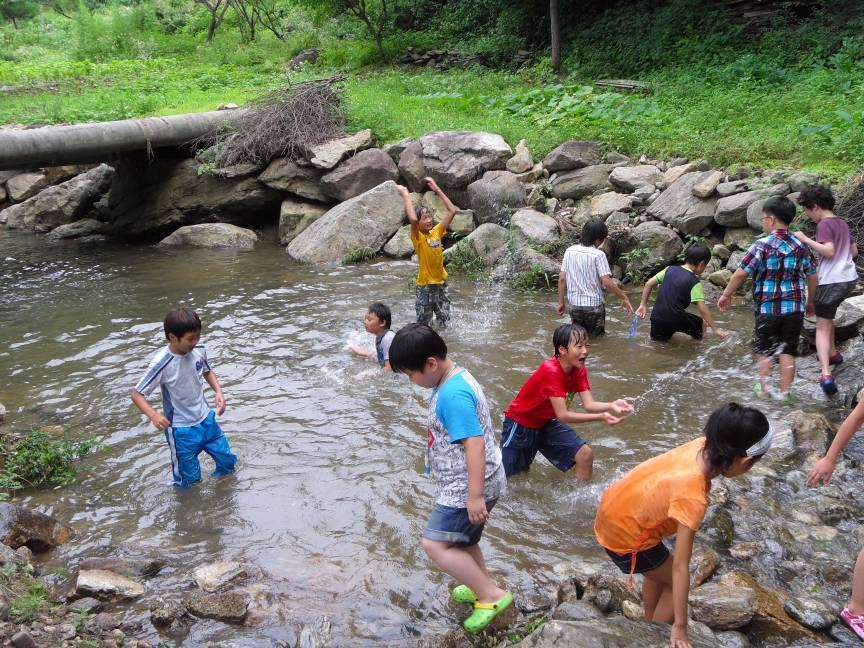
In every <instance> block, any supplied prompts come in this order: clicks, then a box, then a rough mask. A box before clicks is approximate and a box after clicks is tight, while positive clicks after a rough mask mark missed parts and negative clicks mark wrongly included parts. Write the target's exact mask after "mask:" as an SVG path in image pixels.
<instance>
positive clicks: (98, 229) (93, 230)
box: [48, 218, 108, 241]
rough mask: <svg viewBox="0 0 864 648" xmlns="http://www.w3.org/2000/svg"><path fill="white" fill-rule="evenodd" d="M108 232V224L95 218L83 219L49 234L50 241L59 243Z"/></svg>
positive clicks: (55, 229) (56, 228)
mask: <svg viewBox="0 0 864 648" xmlns="http://www.w3.org/2000/svg"><path fill="white" fill-rule="evenodd" d="M107 231H108V224H107V223H103V222H102V221H98V220H96V219H95V218H82V219H81V220H78V221H74V222H72V223H67V224H66V225H60V226H59V227H55V228H54V229H53V230H51V231H50V232H49V233H48V239H49V240H52V241H59V240H61V239H73V238H83V237H85V236H93V235H94V234H104V233H105V232H107Z"/></svg>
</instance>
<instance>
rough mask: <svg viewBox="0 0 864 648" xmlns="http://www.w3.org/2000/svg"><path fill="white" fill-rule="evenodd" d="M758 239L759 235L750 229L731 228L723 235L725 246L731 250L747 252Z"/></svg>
mask: <svg viewBox="0 0 864 648" xmlns="http://www.w3.org/2000/svg"><path fill="white" fill-rule="evenodd" d="M757 238H759V234H757V233H756V232H754V231H753V230H752V229H751V228H749V227H729V228H727V229H726V231H725V232H724V233H723V245H725V246H726V247H728V248H729V249H730V250H746V249H748V248H749V247H750V245H751V244H752V243H753V241H755V240H756V239H757ZM727 258H728V257H727Z"/></svg>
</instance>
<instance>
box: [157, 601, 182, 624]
mask: <svg viewBox="0 0 864 648" xmlns="http://www.w3.org/2000/svg"><path fill="white" fill-rule="evenodd" d="M185 614H186V608H184V607H183V606H182V605H181V604H180V603H179V602H177V601H171V600H166V599H164V598H161V597H160V598H158V599H156V600H155V601H154V602H153V603H151V604H150V621H151V623H153V625H154V626H156V627H157V628H164V627H168V626H170V625H171V624H173V623H174V622H175V621H177V620H178V619H180V618H182V617H183V616H184V615H185Z"/></svg>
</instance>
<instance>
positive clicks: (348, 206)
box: [288, 180, 405, 263]
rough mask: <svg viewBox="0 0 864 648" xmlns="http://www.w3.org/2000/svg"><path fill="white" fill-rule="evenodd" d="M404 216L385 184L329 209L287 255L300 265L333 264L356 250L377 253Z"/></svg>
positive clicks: (401, 204) (395, 195) (388, 184)
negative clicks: (365, 249)
mask: <svg viewBox="0 0 864 648" xmlns="http://www.w3.org/2000/svg"><path fill="white" fill-rule="evenodd" d="M404 215H405V204H404V202H403V201H402V196H400V195H399V192H397V191H396V183H395V182H392V181H389V180H388V181H387V182H384V183H382V184H380V185H378V186H377V187H375V188H373V189H370V190H369V191H367V192H366V193H363V194H361V195H359V196H357V197H356V198H352V199H351V200H346V201H345V202H343V203H340V204H338V205H336V206H335V207H333V208H332V209H331V210H330V211H328V212H327V213H326V214H324V215H323V216H321V217H320V218H319V219H318V220H316V221H315V222H314V223H312V224H311V225H310V226H309V227H307V228H306V229H305V230H303V231H302V232H301V233H300V234H299V235H298V236H297V238H295V239H294V240H293V241H291V243H289V244H288V255H289V256H290V257H291V258H292V259H294V260H296V261H300V262H302V263H334V262H338V261H341V260H342V258H344V257H345V255H346V254H348V252H350V251H351V250H354V249H357V248H367V249H370V250H372V251H373V252H376V253H377V252H378V251H380V250H381V248H382V247H383V246H384V244H385V243H386V242H387V241H388V240H390V238H391V237H392V236H393V234H395V233H396V230H398V229H399V227H400V226H401V225H402V220H403V218H404Z"/></svg>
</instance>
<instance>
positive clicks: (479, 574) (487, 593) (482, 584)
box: [422, 538, 506, 603]
mask: <svg viewBox="0 0 864 648" xmlns="http://www.w3.org/2000/svg"><path fill="white" fill-rule="evenodd" d="M422 544H423V549H424V550H425V551H426V555H427V556H429V558H430V559H431V560H432V562H434V563H435V564H436V565H438V567H440V568H441V570H442V571H443V572H445V573H447V574H449V575H450V576H452V577H453V578H455V579H456V580H458V581H459V582H460V583H465V584H466V585H467V586H468V587H470V588H471V591H472V592H474V593H475V594H476V595H477V600H479V601H480V602H481V603H494V602H495V601H498V600H500V599H501V597H502V596H504V595H505V594H506V592H505V591H504V590H502V589H501V588H500V587H498V586H497V585H496V584H495V583H493V582H492V579H491V578H489V575H488V574H486V573H485V569H484V568H481V566H480V565H478V564H477V562H476V561H475V560H474V556H473V555H472V554H471V552H468V551H466V550H465V549H464V548H461V547H456V546H454V545H452V544H451V543H449V542H438V541H436V540H429V539H428V538H423V539H422Z"/></svg>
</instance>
